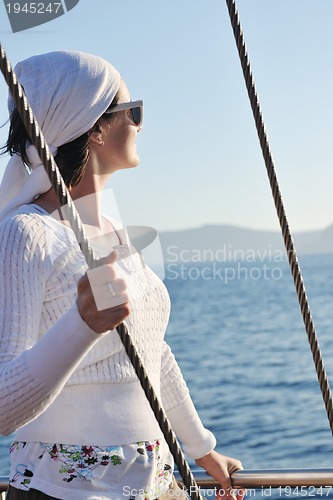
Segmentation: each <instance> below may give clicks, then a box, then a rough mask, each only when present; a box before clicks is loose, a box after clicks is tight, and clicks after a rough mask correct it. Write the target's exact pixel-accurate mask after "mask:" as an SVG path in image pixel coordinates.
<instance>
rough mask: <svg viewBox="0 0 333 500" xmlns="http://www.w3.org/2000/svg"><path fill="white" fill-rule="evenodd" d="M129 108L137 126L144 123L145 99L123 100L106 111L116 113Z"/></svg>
mask: <svg viewBox="0 0 333 500" xmlns="http://www.w3.org/2000/svg"><path fill="white" fill-rule="evenodd" d="M126 109H128V110H129V111H130V114H129V116H130V119H131V120H132V122H133V123H134V125H136V126H137V127H140V126H141V125H142V120H143V101H130V102H122V103H120V104H116V105H115V106H113V108H111V109H108V110H107V111H105V114H106V115H109V114H111V113H116V112H117V111H124V110H126Z"/></svg>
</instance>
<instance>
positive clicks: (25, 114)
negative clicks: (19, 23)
mask: <svg viewBox="0 0 333 500" xmlns="http://www.w3.org/2000/svg"><path fill="white" fill-rule="evenodd" d="M0 69H1V71H2V73H3V76H4V77H5V80H6V82H7V84H8V87H9V89H10V91H11V94H12V96H13V99H14V102H15V105H16V107H17V110H18V112H19V113H20V116H21V118H22V120H23V123H24V125H25V127H26V129H27V132H28V134H29V137H30V139H31V142H32V144H33V145H34V146H35V147H36V149H37V151H38V154H39V157H40V159H41V160H42V162H43V165H44V167H45V169H46V172H47V174H48V176H49V178H50V181H51V184H52V187H53V189H54V191H55V193H56V195H57V197H58V200H59V202H60V204H61V206H68V219H69V222H70V224H71V227H72V229H73V231H74V233H75V236H76V238H77V240H78V242H79V244H80V247H81V250H82V253H83V255H84V257H85V259H86V261H87V264H88V267H90V268H93V267H96V265H98V261H97V260H95V258H94V256H93V252H92V249H91V247H90V245H89V243H88V240H87V237H86V234H85V231H84V227H83V225H82V222H81V220H80V216H79V214H78V212H77V210H76V208H75V206H74V203H73V201H72V199H71V196H70V194H69V191H68V189H67V187H66V185H65V183H64V181H63V179H62V176H61V173H60V171H59V169H58V167H57V165H56V163H55V161H54V158H53V155H52V154H51V152H50V150H49V148H48V145H47V144H46V142H45V139H44V135H43V132H42V131H41V129H40V127H39V125H38V123H37V120H36V118H35V116H34V114H33V111H32V109H31V107H30V106H29V103H28V100H27V98H26V96H25V94H24V91H23V88H22V86H21V85H20V83H19V82H18V80H17V77H16V74H15V72H14V71H13V69H12V67H11V64H10V62H9V60H8V59H7V56H6V53H5V51H4V49H3V48H2V46H1V44H0ZM117 331H118V334H119V336H120V339H121V341H122V343H123V345H124V348H125V350H126V353H127V355H128V357H129V359H130V361H131V363H132V365H133V368H134V370H135V372H136V375H137V377H138V379H139V381H140V383H141V386H142V388H143V390H144V392H145V395H146V397H147V399H148V401H149V403H150V406H151V408H152V410H153V412H154V415H155V418H156V420H157V421H158V423H159V426H160V428H161V430H162V432H163V435H164V437H165V440H166V442H167V444H168V446H169V449H170V451H171V453H172V455H173V457H174V460H175V463H176V465H177V467H178V470H179V473H180V475H181V477H182V480H183V483H184V485H185V487H186V488H187V490H188V492H189V494H190V496H191V498H192V499H193V500H202V497H201V495H200V490H199V487H198V485H197V484H196V482H195V479H194V477H193V475H192V472H191V470H190V467H189V465H188V464H187V462H186V459H185V456H184V454H183V452H182V450H181V448H180V446H179V444H178V441H177V438H176V436H175V433H174V432H173V430H172V428H171V425H170V422H169V420H168V418H167V416H166V414H165V413H164V410H163V408H162V406H161V404H160V402H159V400H158V398H157V396H156V394H155V391H154V389H153V386H152V384H151V383H150V381H149V378H148V375H147V373H146V370H145V368H144V366H143V364H142V361H141V359H140V356H139V353H138V352H137V349H136V347H135V345H134V343H133V341H132V339H131V336H130V334H129V332H128V330H127V328H126V326H125V325H124V324H123V323H122V324H121V325H119V326H118V327H117Z"/></svg>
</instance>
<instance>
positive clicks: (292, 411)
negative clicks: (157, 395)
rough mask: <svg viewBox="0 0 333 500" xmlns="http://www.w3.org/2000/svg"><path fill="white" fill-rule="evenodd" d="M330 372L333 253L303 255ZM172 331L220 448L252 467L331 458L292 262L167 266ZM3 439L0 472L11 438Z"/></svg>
mask: <svg viewBox="0 0 333 500" xmlns="http://www.w3.org/2000/svg"><path fill="white" fill-rule="evenodd" d="M299 261H300V264H301V269H302V273H303V277H304V282H305V286H306V290H307V295H308V298H309V301H310V306H311V310H312V316H313V319H314V324H315V327H316V331H317V334H318V337H319V343H320V346H321V349H322V353H323V357H324V361H325V366H326V369H327V373H328V377H329V379H332V380H333V254H329V255H306V256H300V257H299ZM165 284H166V286H167V288H168V290H169V293H170V296H171V301H172V311H171V318H170V324H169V327H168V331H167V341H168V342H169V344H170V345H171V347H172V349H173V351H174V353H175V356H176V358H177V360H178V362H179V365H180V366H181V369H182V371H183V374H184V377H185V379H186V381H187V383H188V386H189V388H190V392H191V394H192V398H193V400H194V402H195V404H196V407H197V409H198V411H199V414H200V416H201V418H202V420H203V422H204V424H205V425H206V427H208V428H209V429H211V430H212V431H213V432H214V433H215V435H216V438H217V441H218V447H217V449H218V451H220V452H221V453H223V454H226V455H229V456H233V457H236V458H239V459H241V460H242V463H243V466H244V468H246V469H267V468H308V467H309V468H321V467H333V438H332V435H331V431H330V428H329V424H328V420H327V416H326V412H325V407H324V403H323V400H322V396H321V392H320V389H319V384H318V382H317V376H316V373H315V369H314V364H313V361H312V355H311V351H310V347H309V344H308V340H307V335H306V332H305V328H304V326H303V322H302V318H301V313H300V308H299V305H298V301H297V297H296V293H295V289H294V285H293V281H292V277H291V274H290V270H289V266H288V264H287V262H286V261H285V260H284V259H283V260H282V259H279V260H277V261H275V260H274V259H272V258H270V259H266V260H265V259H261V260H260V259H259V260H257V261H254V260H251V261H249V259H244V260H240V261H237V262H210V263H198V262H185V263H182V264H175V263H173V264H168V265H167V266H166V278H165ZM10 441H11V438H10V437H8V438H1V440H0V475H7V474H8V472H9V465H8V453H7V449H8V444H9V443H10Z"/></svg>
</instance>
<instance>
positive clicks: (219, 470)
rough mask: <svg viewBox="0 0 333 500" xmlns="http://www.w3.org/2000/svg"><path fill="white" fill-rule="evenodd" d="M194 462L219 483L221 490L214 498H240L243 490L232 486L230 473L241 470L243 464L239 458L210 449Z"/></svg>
mask: <svg viewBox="0 0 333 500" xmlns="http://www.w3.org/2000/svg"><path fill="white" fill-rule="evenodd" d="M195 463H196V464H197V465H199V467H202V468H203V469H205V471H206V472H207V474H209V475H210V476H212V477H213V478H214V479H216V481H218V482H219V483H220V485H221V488H222V489H221V490H220V491H218V492H217V495H216V499H217V500H220V499H228V500H235V498H237V500H242V499H243V497H244V495H245V490H243V489H242V490H236V489H233V488H232V484H231V480H230V475H231V474H232V473H233V472H235V471H236V470H242V469H243V466H242V463H241V462H240V461H239V460H236V459H234V458H230V457H226V456H224V455H220V454H219V453H217V452H216V451H214V450H212V451H211V452H210V453H208V455H205V456H204V457H202V458H198V459H196V461H195Z"/></svg>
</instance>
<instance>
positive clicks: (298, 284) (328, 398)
mask: <svg viewBox="0 0 333 500" xmlns="http://www.w3.org/2000/svg"><path fill="white" fill-rule="evenodd" d="M226 3H227V7H228V10H229V16H230V20H231V24H232V28H233V32H234V36H235V40H236V45H237V49H238V53H239V58H240V61H241V66H242V69H243V75H244V79H245V83H246V88H247V92H248V95H249V99H250V102H251V107H252V111H253V116H254V120H255V124H256V128H257V132H258V137H259V142H260V146H261V149H262V153H263V157H264V160H265V165H266V170H267V174H268V178H269V182H270V185H271V189H272V194H273V198H274V203H275V207H276V211H277V215H278V218H279V222H280V226H281V231H282V235H283V239H284V244H285V247H286V250H287V256H288V261H289V265H290V269H291V274H292V276H293V279H294V284H295V288H296V292H297V297H298V301H299V305H300V308H301V312H302V316H303V321H304V325H305V329H306V333H307V335H308V340H309V343H310V347H311V352H312V357H313V361H314V364H315V368H316V372H317V376H318V380H319V385H320V389H321V392H322V395H323V399H324V403H325V408H326V412H327V416H328V421H329V424H330V428H331V432H332V434H333V409H332V408H333V405H332V394H331V389H330V386H329V382H328V379H327V375H326V371H325V367H324V362H323V359H322V355H321V351H320V347H319V342H318V338H317V334H316V331H315V328H314V324H313V320H312V316H311V311H310V306H309V302H308V298H307V295H306V291H305V286H304V283H303V278H302V274H301V269H300V265H299V263H298V259H297V255H296V250H295V247H294V243H293V239H292V235H291V232H290V229H289V224H288V220H287V217H286V213H285V209H284V205H283V201H282V196H281V191H280V188H279V183H278V180H277V175H276V172H275V167H274V162H273V158H272V155H271V152H270V147H269V142H268V138H267V134H266V129H265V124H264V120H263V116H262V113H261V108H260V103H259V99H258V96H257V91H256V87H255V83H254V78H253V75H252V70H251V66H250V61H249V57H248V54H247V49H246V45H245V41H244V37H243V32H242V29H241V26H240V21H239V16H238V12H237V8H236V5H235V1H234V0H226Z"/></svg>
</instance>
